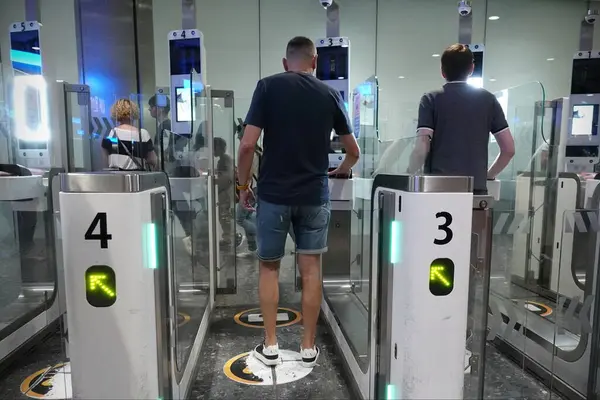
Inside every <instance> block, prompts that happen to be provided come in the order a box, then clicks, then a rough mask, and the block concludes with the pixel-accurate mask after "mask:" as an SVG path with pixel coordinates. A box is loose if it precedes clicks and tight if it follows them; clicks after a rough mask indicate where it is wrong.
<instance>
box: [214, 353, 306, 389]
mask: <svg viewBox="0 0 600 400" xmlns="http://www.w3.org/2000/svg"><path fill="white" fill-rule="evenodd" d="M279 355H280V357H281V362H280V363H279V365H277V366H276V367H275V375H276V376H277V384H278V385H279V384H284V383H290V382H294V381H297V380H300V379H302V378H304V377H305V376H307V375H308V374H310V372H311V371H312V368H305V367H303V366H302V361H301V360H302V358H301V356H300V353H297V352H295V351H290V350H279ZM223 372H224V373H225V375H226V376H227V377H228V378H229V379H231V380H233V381H236V382H239V383H244V384H246V385H261V386H270V385H273V370H272V368H271V367H267V366H266V365H264V364H263V363H262V362H260V361H259V360H258V359H256V358H255V357H254V356H253V355H252V354H251V353H243V354H240V355H237V356H235V357H233V358H232V359H230V360H229V361H227V362H226V363H225V366H224V367H223Z"/></svg>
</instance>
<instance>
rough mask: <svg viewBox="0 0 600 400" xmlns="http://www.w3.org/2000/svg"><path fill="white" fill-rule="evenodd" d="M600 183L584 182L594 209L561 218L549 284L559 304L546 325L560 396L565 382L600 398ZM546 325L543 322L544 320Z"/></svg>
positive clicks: (571, 212) (551, 368)
mask: <svg viewBox="0 0 600 400" xmlns="http://www.w3.org/2000/svg"><path fill="white" fill-rule="evenodd" d="M599 182H600V181H598V180H595V179H591V180H587V181H585V182H584V183H583V184H584V186H585V189H584V193H585V197H586V200H587V204H588V206H589V208H586V209H580V210H565V211H564V213H563V214H562V217H563V218H562V219H560V220H559V221H560V225H561V227H560V228H561V229H560V236H559V237H558V238H557V240H558V241H559V243H560V248H559V251H560V254H559V255H558V256H557V257H556V258H557V259H559V260H560V261H559V262H558V263H554V264H553V267H554V270H553V271H552V273H551V276H550V281H551V288H553V289H554V290H553V294H554V296H555V300H556V301H555V302H554V303H553V304H552V311H553V313H552V315H549V316H547V317H546V318H545V319H544V320H543V321H544V322H545V323H546V325H547V326H545V328H546V329H547V330H548V331H549V333H548V334H547V336H548V339H547V342H548V347H549V348H550V349H551V350H552V359H551V363H549V365H548V366H546V369H548V370H549V371H550V372H551V373H552V380H551V382H550V385H551V388H553V389H555V390H556V391H558V392H560V391H561V389H562V386H563V384H561V383H563V382H564V383H566V384H567V385H568V386H569V387H570V388H571V389H573V390H574V391H575V393H576V395H578V396H581V397H582V398H595V397H596V388H594V387H593V386H594V385H593V384H592V385H590V383H593V382H591V381H595V375H596V371H597V369H598V365H599V363H598V339H599V337H598V333H599V332H600V330H599V329H598V322H597V315H598V314H597V313H598V311H597V310H598V303H597V294H598V292H597V291H598V256H599V255H598V249H599V244H600V242H599V241H598V239H599V237H600V236H599V235H598V231H599V230H600V218H599V215H598V210H599V208H600V186H599V185H598V183H599ZM540 322H541V321H540Z"/></svg>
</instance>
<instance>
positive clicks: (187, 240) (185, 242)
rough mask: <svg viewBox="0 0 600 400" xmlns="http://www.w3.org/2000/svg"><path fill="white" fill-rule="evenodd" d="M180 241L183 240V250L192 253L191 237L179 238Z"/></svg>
mask: <svg viewBox="0 0 600 400" xmlns="http://www.w3.org/2000/svg"><path fill="white" fill-rule="evenodd" d="M181 241H182V242H183V246H184V247H185V251H187V252H188V254H189V255H190V256H191V255H192V237H191V236H186V237H184V238H183V239H181Z"/></svg>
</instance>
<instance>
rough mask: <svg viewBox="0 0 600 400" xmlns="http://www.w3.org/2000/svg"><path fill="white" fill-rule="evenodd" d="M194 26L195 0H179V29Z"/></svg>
mask: <svg viewBox="0 0 600 400" xmlns="http://www.w3.org/2000/svg"><path fill="white" fill-rule="evenodd" d="M196 28H197V26H196V0H181V29H196Z"/></svg>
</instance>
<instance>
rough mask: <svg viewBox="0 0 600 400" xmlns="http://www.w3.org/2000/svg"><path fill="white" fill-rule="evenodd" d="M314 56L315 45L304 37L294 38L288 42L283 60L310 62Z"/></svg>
mask: <svg viewBox="0 0 600 400" xmlns="http://www.w3.org/2000/svg"><path fill="white" fill-rule="evenodd" d="M315 54H316V48H315V44H314V43H313V41H312V40H310V39H309V38H307V37H304V36H296V37H295V38H293V39H292V40H290V41H289V42H288V44H287V48H286V50H285V58H287V59H288V60H301V59H305V60H311V59H312V58H313V57H314V56H315Z"/></svg>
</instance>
